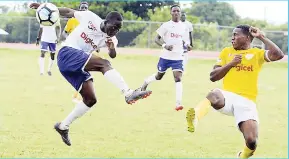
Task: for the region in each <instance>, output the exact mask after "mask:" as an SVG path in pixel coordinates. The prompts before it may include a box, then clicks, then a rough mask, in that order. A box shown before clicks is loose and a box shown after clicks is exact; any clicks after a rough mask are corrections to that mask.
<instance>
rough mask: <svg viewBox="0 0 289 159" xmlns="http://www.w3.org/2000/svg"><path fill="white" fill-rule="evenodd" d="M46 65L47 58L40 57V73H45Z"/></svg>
mask: <svg viewBox="0 0 289 159" xmlns="http://www.w3.org/2000/svg"><path fill="white" fill-rule="evenodd" d="M44 63H45V58H44V57H40V58H39V68H40V73H42V74H43V73H44Z"/></svg>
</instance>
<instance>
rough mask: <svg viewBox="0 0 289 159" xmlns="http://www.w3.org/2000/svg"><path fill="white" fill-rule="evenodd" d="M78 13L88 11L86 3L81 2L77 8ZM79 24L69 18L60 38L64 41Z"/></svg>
mask: <svg viewBox="0 0 289 159" xmlns="http://www.w3.org/2000/svg"><path fill="white" fill-rule="evenodd" d="M78 10H79V11H86V10H88V3H87V2H81V3H80V5H79V7H78ZM78 24H79V22H78V20H77V19H76V18H75V17H72V18H70V19H69V20H68V21H67V23H66V26H65V28H64V30H63V32H62V37H63V38H64V39H66V37H67V36H68V35H69V34H70V33H71V32H72V31H73V30H74V29H75V28H76V27H77V26H78Z"/></svg>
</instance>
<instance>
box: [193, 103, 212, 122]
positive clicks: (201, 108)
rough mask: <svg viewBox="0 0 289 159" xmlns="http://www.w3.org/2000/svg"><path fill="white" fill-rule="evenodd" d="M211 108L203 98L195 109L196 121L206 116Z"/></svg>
mask: <svg viewBox="0 0 289 159" xmlns="http://www.w3.org/2000/svg"><path fill="white" fill-rule="evenodd" d="M210 108H211V102H210V101H209V100H208V99H207V98H205V99H204V100H202V101H201V102H200V103H199V104H198V105H197V106H196V107H195V110H196V117H197V118H198V120H200V119H201V118H202V117H204V116H205V115H206V114H208V112H209V110H210Z"/></svg>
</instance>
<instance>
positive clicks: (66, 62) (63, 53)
mask: <svg viewBox="0 0 289 159" xmlns="http://www.w3.org/2000/svg"><path fill="white" fill-rule="evenodd" d="M91 55H92V54H90V55H89V54H87V53H85V52H84V51H82V50H78V49H74V48H71V47H67V46H64V47H62V48H61V49H60V50H59V52H58V55H57V64H58V68H59V70H60V72H61V74H62V75H63V76H64V78H65V79H66V80H67V81H68V82H69V83H70V84H71V85H72V86H73V87H74V88H75V90H77V91H80V89H81V87H82V84H83V82H85V81H88V80H90V79H92V77H91V75H90V73H89V72H87V71H84V67H85V65H86V64H87V62H88V60H89V59H90V57H91Z"/></svg>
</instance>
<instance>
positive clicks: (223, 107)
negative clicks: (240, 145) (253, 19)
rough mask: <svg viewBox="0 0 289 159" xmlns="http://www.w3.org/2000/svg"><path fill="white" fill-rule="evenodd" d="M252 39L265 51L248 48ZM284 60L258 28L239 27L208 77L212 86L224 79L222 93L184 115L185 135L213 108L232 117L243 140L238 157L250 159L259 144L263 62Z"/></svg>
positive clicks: (215, 92) (214, 92) (217, 91)
mask: <svg viewBox="0 0 289 159" xmlns="http://www.w3.org/2000/svg"><path fill="white" fill-rule="evenodd" d="M253 38H258V39H259V40H261V41H262V42H263V43H264V44H265V46H266V48H268V50H263V49H259V48H251V47H250V44H251V42H252V40H253ZM283 56H284V53H283V52H282V51H281V50H280V48H279V47H278V46H277V45H276V44H274V43H273V42H272V41H271V40H269V39H268V38H267V37H266V36H265V35H264V34H263V33H262V32H261V31H260V30H259V29H258V28H256V27H250V26H248V25H238V26H237V27H236V28H235V29H234V30H233V33H232V46H231V47H226V48H224V49H223V50H222V51H221V53H220V55H219V58H218V60H217V63H216V64H215V66H214V68H213V71H212V72H211V73H210V80H211V81H212V82H215V81H219V80H221V79H223V89H213V90H212V91H210V92H209V93H208V94H207V96H206V98H205V99H204V100H203V101H201V102H200V103H199V104H198V105H197V106H196V107H195V108H191V109H189V110H188V111H187V115H186V118H187V124H188V131H189V132H194V131H195V128H196V125H197V123H198V121H199V120H200V119H201V118H202V117H203V116H205V115H206V114H207V113H208V111H209V109H210V107H213V108H214V109H215V110H217V111H219V112H220V113H222V114H225V115H230V116H234V117H235V121H236V126H237V127H238V128H239V130H240V131H241V132H242V134H243V136H244V139H245V147H244V149H243V150H242V151H240V152H239V153H238V157H240V158H249V157H251V156H252V155H253V153H254V151H255V150H256V147H257V140H258V122H259V119H258V113H257V108H256V97H257V94H258V93H257V92H258V91H257V83H258V75H259V72H260V70H261V68H262V65H263V64H264V63H265V62H271V61H277V60H280V59H282V58H283Z"/></svg>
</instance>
